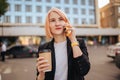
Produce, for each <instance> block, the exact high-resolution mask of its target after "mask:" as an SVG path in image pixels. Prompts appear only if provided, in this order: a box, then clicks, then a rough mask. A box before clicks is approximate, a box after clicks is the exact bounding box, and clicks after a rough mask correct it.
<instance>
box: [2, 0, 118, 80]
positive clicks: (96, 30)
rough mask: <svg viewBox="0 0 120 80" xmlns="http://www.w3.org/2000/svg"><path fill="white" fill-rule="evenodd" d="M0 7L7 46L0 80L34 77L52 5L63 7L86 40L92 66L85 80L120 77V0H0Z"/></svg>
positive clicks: (78, 32)
mask: <svg viewBox="0 0 120 80" xmlns="http://www.w3.org/2000/svg"><path fill="white" fill-rule="evenodd" d="M0 6H1V7H0V42H2V43H4V44H5V46H6V55H5V62H1V61H0V80H8V79H9V80H27V79H29V80H33V79H35V77H36V69H35V62H36V56H37V54H36V53H37V49H38V46H39V45H41V44H43V43H45V42H46V37H45V31H44V23H45V17H46V14H47V12H48V11H49V10H50V9H51V8H52V7H57V8H59V9H61V10H63V11H64V12H65V13H66V14H67V17H68V18H69V20H70V22H71V24H72V25H73V27H75V29H76V34H77V38H83V39H84V40H85V43H86V45H87V48H88V52H89V56H90V61H91V66H92V67H91V70H90V72H89V73H88V75H87V76H86V80H120V69H119V68H120V0H0ZM0 59H1V57H0ZM26 73H27V74H26ZM93 76H94V77H93Z"/></svg>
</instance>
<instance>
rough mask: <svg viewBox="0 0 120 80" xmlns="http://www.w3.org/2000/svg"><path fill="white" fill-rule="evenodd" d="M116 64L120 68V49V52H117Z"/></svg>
mask: <svg viewBox="0 0 120 80" xmlns="http://www.w3.org/2000/svg"><path fill="white" fill-rule="evenodd" d="M115 64H116V66H117V67H118V68H119V69H120V51H119V53H117V54H116V57H115Z"/></svg>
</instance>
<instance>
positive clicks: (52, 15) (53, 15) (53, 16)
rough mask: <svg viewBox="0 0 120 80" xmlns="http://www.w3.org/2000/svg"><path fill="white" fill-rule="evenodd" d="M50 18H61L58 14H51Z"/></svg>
mask: <svg viewBox="0 0 120 80" xmlns="http://www.w3.org/2000/svg"><path fill="white" fill-rule="evenodd" d="M49 17H50V18H55V17H61V16H60V15H59V14H58V13H57V12H51V13H50V15H49Z"/></svg>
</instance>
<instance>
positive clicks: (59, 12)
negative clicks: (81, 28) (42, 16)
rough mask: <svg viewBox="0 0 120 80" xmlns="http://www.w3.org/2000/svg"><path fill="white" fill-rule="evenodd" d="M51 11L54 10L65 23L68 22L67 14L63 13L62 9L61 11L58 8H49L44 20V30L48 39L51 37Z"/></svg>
mask: <svg viewBox="0 0 120 80" xmlns="http://www.w3.org/2000/svg"><path fill="white" fill-rule="evenodd" d="M51 12H56V13H57V14H58V15H60V16H61V17H62V18H63V19H64V21H65V22H66V23H68V24H70V22H69V20H68V18H67V16H66V15H65V13H64V12H63V11H61V10H60V9H58V8H51V9H50V10H49V11H48V14H47V16H46V22H45V31H46V37H47V39H48V40H49V39H51V38H53V35H52V33H51V31H50V24H49V18H50V13H51Z"/></svg>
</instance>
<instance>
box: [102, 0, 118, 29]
mask: <svg viewBox="0 0 120 80" xmlns="http://www.w3.org/2000/svg"><path fill="white" fill-rule="evenodd" d="M100 15H101V19H100V21H101V26H102V28H120V0H110V3H109V4H108V5H106V6H104V7H103V8H101V9H100Z"/></svg>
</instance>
